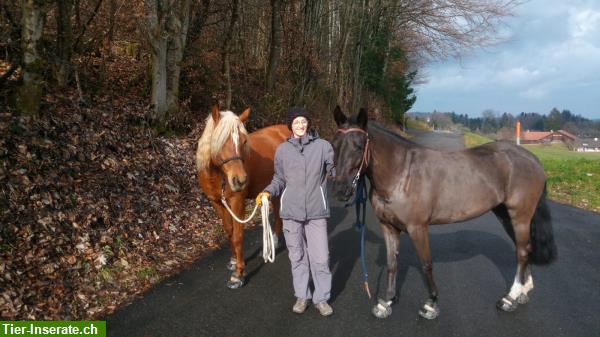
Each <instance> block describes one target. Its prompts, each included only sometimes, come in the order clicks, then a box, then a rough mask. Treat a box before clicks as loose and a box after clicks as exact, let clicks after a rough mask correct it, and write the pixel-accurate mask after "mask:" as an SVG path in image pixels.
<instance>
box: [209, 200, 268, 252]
mask: <svg viewBox="0 0 600 337" xmlns="http://www.w3.org/2000/svg"><path fill="white" fill-rule="evenodd" d="M261 201H262V202H261V208H260V214H261V218H262V227H263V255H262V256H263V259H264V260H265V263H267V262H271V263H273V262H275V250H276V248H277V241H278V240H277V237H276V236H275V235H273V230H272V229H271V223H270V222H269V198H267V197H266V196H264V195H263V197H262V200H261ZM221 203H222V204H223V206H225V209H226V210H227V211H228V212H229V214H231V216H232V217H233V218H234V219H235V221H237V222H239V223H242V224H245V223H247V222H249V221H250V220H252V218H254V215H256V210H257V209H258V204H256V205H254V210H252V214H250V216H249V217H248V218H247V219H244V220H242V219H240V218H238V217H237V216H236V215H235V213H234V212H233V211H232V210H231V208H230V207H229V205H228V204H227V200H225V196H221Z"/></svg>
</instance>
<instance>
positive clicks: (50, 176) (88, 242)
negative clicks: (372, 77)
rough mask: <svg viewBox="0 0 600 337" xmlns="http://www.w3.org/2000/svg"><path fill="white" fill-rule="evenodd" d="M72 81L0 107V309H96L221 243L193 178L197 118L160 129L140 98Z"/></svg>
mask: <svg viewBox="0 0 600 337" xmlns="http://www.w3.org/2000/svg"><path fill="white" fill-rule="evenodd" d="M76 96H77V94H76V93H75V92H69V93H66V94H62V96H61V95H59V94H56V95H51V96H48V97H46V98H45V106H44V108H43V109H44V111H43V113H42V116H41V117H40V118H38V119H37V120H32V119H30V118H26V117H17V116H14V115H12V114H11V113H2V114H0V134H1V135H2V137H1V139H0V224H1V227H0V316H1V317H2V318H3V319H11V320H12V319H91V318H97V317H101V316H103V315H106V314H107V313H110V312H112V311H113V310H114V309H115V308H117V307H118V306H119V305H122V304H123V303H126V302H127V301H130V300H131V299H132V298H133V297H134V296H135V295H136V294H140V293H141V292H143V291H145V290H147V289H148V288H149V287H151V286H152V285H153V284H155V283H156V282H158V281H159V280H160V279H162V278H164V277H165V276H166V275H170V274H172V273H174V272H176V271H178V270H180V269H181V268H183V267H185V266H186V265H188V264H189V263H191V262H192V261H194V260H195V259H197V258H198V257H199V256H201V255H202V254H203V252H206V250H207V249H211V248H214V247H216V246H218V245H219V244H221V243H223V238H224V236H223V231H222V229H221V228H220V224H219V221H218V219H217V218H216V215H215V214H214V212H213V211H212V208H210V207H209V206H208V202H207V201H206V200H205V199H204V198H202V197H201V193H200V190H199V188H198V186H197V184H196V179H195V172H194V164H193V157H194V156H193V152H194V149H195V137H197V135H198V131H199V129H196V131H195V132H193V133H192V134H190V135H189V136H187V137H184V138H162V137H157V136H155V135H154V134H153V132H152V131H151V130H150V129H149V128H148V127H146V126H145V123H144V117H143V116H144V106H143V101H141V100H134V99H130V100H129V101H127V99H125V98H123V97H120V98H119V99H120V101H118V102H114V101H113V102H111V101H110V100H109V99H108V98H106V99H96V101H95V102H94V106H93V107H86V108H80V107H78V106H75V105H74V103H73V102H76V101H77V100H76V99H75V97H76Z"/></svg>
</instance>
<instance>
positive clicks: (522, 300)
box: [517, 294, 529, 304]
mask: <svg viewBox="0 0 600 337" xmlns="http://www.w3.org/2000/svg"><path fill="white" fill-rule="evenodd" d="M527 302H529V296H527V294H521V295H519V297H517V303H519V304H526V303H527Z"/></svg>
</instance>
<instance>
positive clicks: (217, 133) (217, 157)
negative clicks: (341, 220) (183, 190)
mask: <svg viewBox="0 0 600 337" xmlns="http://www.w3.org/2000/svg"><path fill="white" fill-rule="evenodd" d="M249 115H250V109H246V110H245V111H244V112H243V113H242V114H241V115H240V116H237V115H235V114H234V113H233V112H231V111H219V108H218V107H217V106H214V107H213V108H212V111H211V114H210V116H208V118H207V120H206V126H205V128H204V131H203V133H202V136H201V137H200V140H198V148H197V151H196V168H197V170H198V182H199V183H200V187H201V188H202V190H203V191H204V193H205V194H206V197H207V198H208V199H209V200H210V201H211V203H212V205H213V207H214V208H215V210H216V211H217V214H219V217H220V218H221V221H222V223H223V227H224V228H225V231H226V232H227V235H228V237H229V243H230V245H231V259H230V262H229V264H228V268H229V270H231V271H232V274H231V275H230V278H229V280H228V282H227V286H228V287H229V288H231V289H236V288H239V287H241V286H242V285H243V284H244V268H245V262H244V256H243V249H242V245H243V243H244V227H243V224H241V223H239V222H238V221H236V220H235V219H234V218H233V217H232V216H231V215H230V214H229V212H228V211H227V209H226V208H225V207H224V205H223V203H222V201H221V197H222V196H224V197H225V200H226V202H227V204H228V205H229V207H230V208H231V210H232V211H233V212H234V213H235V215H236V216H237V217H238V218H239V219H243V218H245V207H244V200H245V199H246V198H252V199H254V198H255V197H256V196H257V195H258V193H260V192H261V191H262V190H263V189H264V188H265V187H266V186H267V185H268V184H269V183H270V182H271V179H272V178H273V169H274V166H273V160H274V157H275V150H276V149H277V146H278V145H279V144H281V143H282V142H283V141H285V139H286V138H287V137H289V135H290V131H289V130H288V128H287V126H285V125H274V126H270V127H266V128H263V129H260V130H258V131H256V132H253V133H251V134H248V133H247V131H246V128H245V127H244V122H245V121H246V120H247V119H248V116H249ZM272 202H273V213H274V216H275V226H274V231H275V234H276V235H279V234H280V233H281V225H282V223H281V219H280V218H279V199H277V198H273V199H272Z"/></svg>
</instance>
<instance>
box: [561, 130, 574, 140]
mask: <svg viewBox="0 0 600 337" xmlns="http://www.w3.org/2000/svg"><path fill="white" fill-rule="evenodd" d="M557 132H558V133H561V134H563V135H565V136H567V137H569V138H571V139H575V138H577V137H575V136H573V135H572V134H571V133H569V132H567V131H565V130H558V131H557Z"/></svg>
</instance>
